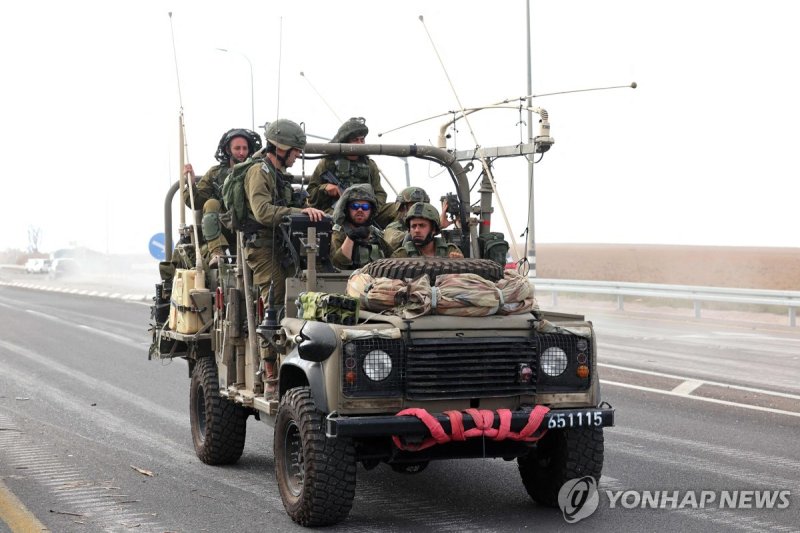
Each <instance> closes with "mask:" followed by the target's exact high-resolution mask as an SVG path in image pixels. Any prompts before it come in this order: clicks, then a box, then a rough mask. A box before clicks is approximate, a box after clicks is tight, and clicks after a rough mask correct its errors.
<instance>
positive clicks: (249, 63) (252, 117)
mask: <svg viewBox="0 0 800 533" xmlns="http://www.w3.org/2000/svg"><path fill="white" fill-rule="evenodd" d="M217 50H219V51H220V52H232V53H234V54H239V55H240V56H242V57H243V58H244V60H245V61H247V66H248V67H250V128H251V129H252V130H253V131H255V130H256V114H255V103H254V102H255V96H254V93H253V63H252V61H250V58H249V57H247V56H246V55H245V54H243V53H242V52H237V51H236V50H228V49H227V48H217Z"/></svg>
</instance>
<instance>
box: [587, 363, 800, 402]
mask: <svg viewBox="0 0 800 533" xmlns="http://www.w3.org/2000/svg"><path fill="white" fill-rule="evenodd" d="M597 366H602V367H606V368H616V369H617V370H625V371H627V372H635V373H637V374H646V375H648V376H658V377H662V378H672V379H680V380H682V381H693V380H695V378H690V377H688V376H678V375H675V374H665V373H664V372H656V371H654V370H642V369H639V368H631V367H627V366H622V365H613V364H610V363H597ZM697 381H700V382H701V384H706V385H714V386H716V387H726V388H729V389H736V390H741V391H747V392H756V393H759V394H768V395H770V396H779V397H781V398H789V399H792V400H800V394H790V393H788V392H778V391H771V390H766V389H757V388H754V387H744V386H742V385H732V384H730V383H722V382H719V381H709V380H705V379H702V380H697Z"/></svg>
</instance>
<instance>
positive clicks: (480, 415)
mask: <svg viewBox="0 0 800 533" xmlns="http://www.w3.org/2000/svg"><path fill="white" fill-rule="evenodd" d="M549 411H550V408H549V407H546V406H544V405H537V406H535V407H534V408H533V409H532V410H531V414H530V415H529V416H528V422H527V423H526V424H525V427H524V428H522V430H521V431H520V432H519V433H515V432H514V431H511V418H512V415H511V411H510V410H508V409H498V410H497V415H498V416H499V417H500V427H499V428H498V429H495V428H494V427H493V424H494V414H495V412H494V411H492V410H490V409H474V408H469V409H466V413H467V414H468V415H469V416H470V417H471V418H472V420H473V422H474V423H475V427H474V428H472V429H469V430H466V431H465V430H464V415H463V414H462V413H461V411H445V414H446V415H447V417H448V418H449V419H450V428H451V429H450V435H448V434H447V433H446V432H445V430H444V428H443V427H442V424H440V423H439V421H438V420H437V419H436V417H434V416H433V415H431V414H430V413H429V412H428V411H426V410H425V409H422V408H410V409H403V410H402V411H400V412H399V413H397V415H396V416H415V417H417V418H419V419H420V420H421V421H422V423H423V424H425V427H427V428H428V431H429V432H430V434H431V436H430V437H428V438H426V439H425V440H423V441H422V442H421V443H419V444H408V443H404V442H403V441H402V440H401V439H400V437H398V436H396V435H393V436H392V442H394V445H395V446H397V448H399V449H401V450H405V451H411V452H416V451H420V450H424V449H426V448H430V447H431V446H435V445H436V444H445V443H447V442H450V441H457V442H460V441H464V440H466V439H468V438H474V437H486V438H490V439H493V440H496V441H501V440H505V439H511V440H523V441H526V442H534V441H537V440H539V439H540V438H542V437H543V436H544V434H545V433H547V428H546V427H543V426H542V422H543V421H544V417H545V415H546V414H547V413H548V412H549Z"/></svg>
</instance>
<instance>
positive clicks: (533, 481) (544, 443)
mask: <svg viewBox="0 0 800 533" xmlns="http://www.w3.org/2000/svg"><path fill="white" fill-rule="evenodd" d="M517 464H518V466H519V473H520V475H521V476H522V484H523V485H525V490H527V491H528V494H529V495H530V497H531V498H533V500H534V501H535V502H537V503H540V504H542V505H547V506H549V507H556V506H558V491H559V489H561V486H562V485H563V484H564V483H565V482H567V481H569V480H570V479H575V478H581V477H584V476H592V477H593V478H594V479H595V480H596V481H599V480H600V474H601V473H602V471H603V428H576V429H565V430H560V431H550V432H548V433H547V434H546V435H545V436H544V437H542V439H541V440H539V442H537V443H536V449H534V450H532V451H531V452H530V453H529V454H528V455H526V456H524V457H520V458H518V459H517Z"/></svg>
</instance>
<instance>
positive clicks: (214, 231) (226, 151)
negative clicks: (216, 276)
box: [183, 129, 261, 266]
mask: <svg viewBox="0 0 800 533" xmlns="http://www.w3.org/2000/svg"><path fill="white" fill-rule="evenodd" d="M260 149H261V137H260V136H259V135H258V133H256V132H254V131H252V130H246V129H232V130H228V131H226V132H225V134H224V135H223V136H222V138H220V140H219V144H218V145H217V153H216V154H214V158H215V159H216V160H217V161H219V165H214V166H213V167H211V168H210V169H208V172H206V173H205V174H204V175H203V177H202V178H200V180H199V181H198V180H197V177H196V176H195V174H194V169H193V168H192V165H190V164H187V165H185V166H184V167H183V171H184V173H185V174H188V175H189V179H191V180H192V181H193V183H194V186H193V187H192V189H193V190H194V207H195V209H202V210H203V219H202V224H201V226H200V228H201V229H202V233H203V240H204V241H205V243H206V244H205V248H204V250H203V255H204V257H205V260H206V261H207V262H208V264H209V266H215V265H216V264H217V262H218V261H219V260H220V258H221V257H224V256H225V248H227V247H228V246H229V245H230V243H232V242H234V238H233V234H232V233H231V232H230V230H228V229H227V228H225V227H223V225H222V224H221V223H220V219H219V215H220V213H221V212H222V211H224V210H225V205H224V202H223V201H222V184H223V183H224V182H225V178H226V177H228V174H229V173H230V171H231V169H233V166H234V165H236V164H237V163H241V162H242V161H244V160H245V159H247V158H248V157H250V156H251V155H253V154H254V153H255V152H257V151H258V150H260ZM183 201H184V202H185V203H186V205H187V206H188V207H191V206H192V202H191V198H190V194H189V186H188V185H187V187H186V188H185V189H184V190H183Z"/></svg>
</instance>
